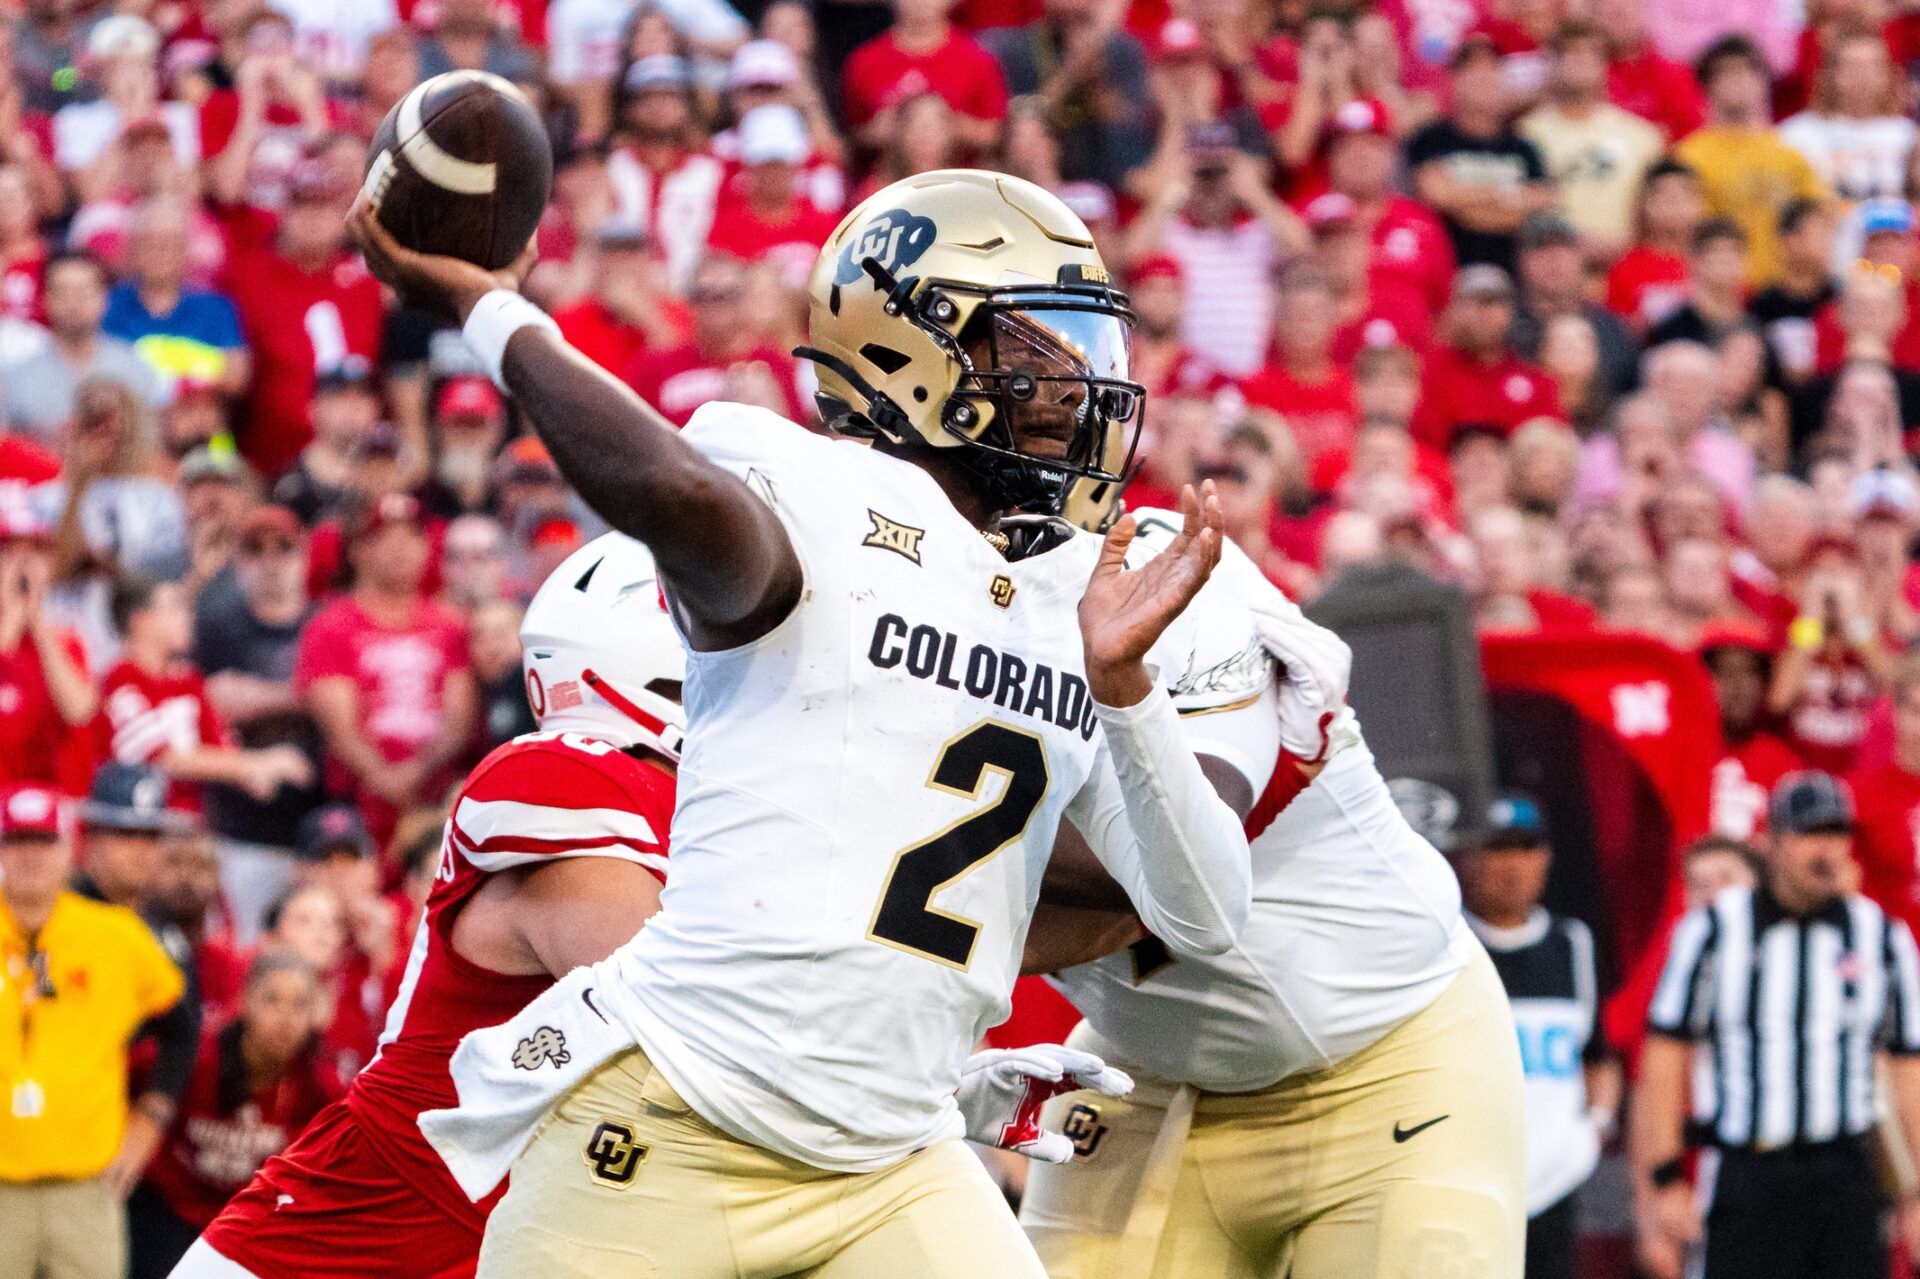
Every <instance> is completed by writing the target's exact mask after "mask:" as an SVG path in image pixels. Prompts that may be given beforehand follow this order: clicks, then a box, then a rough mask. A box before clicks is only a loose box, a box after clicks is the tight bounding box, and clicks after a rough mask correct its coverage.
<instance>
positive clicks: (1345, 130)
mask: <svg viewBox="0 0 1920 1279" xmlns="http://www.w3.org/2000/svg"><path fill="white" fill-rule="evenodd" d="M1334 125H1335V128H1334V131H1333V137H1332V138H1331V139H1330V140H1329V141H1328V143H1327V187H1328V191H1329V192H1330V193H1331V194H1334V195H1343V196H1345V197H1346V198H1347V199H1349V200H1351V201H1353V207H1354V216H1355V219H1356V220H1357V221H1358V223H1359V226H1360V229H1361V231H1362V232H1363V233H1364V234H1365V235H1366V236H1367V238H1368V242H1369V243H1370V244H1371V245H1372V262H1371V269H1372V270H1373V271H1374V272H1376V273H1377V274H1378V275H1379V276H1380V277H1381V278H1382V279H1383V280H1386V279H1391V280H1395V281H1398V282H1401V283H1404V284H1406V285H1409V286H1411V287H1412V288H1413V289H1414V290H1415V291H1416V292H1417V293H1418V294H1419V296H1420V297H1421V298H1422V299H1424V300H1425V302H1426V304H1427V308H1428V309H1429V310H1430V311H1436V312H1437V311H1439V310H1440V309H1441V308H1442V307H1444V306H1446V304H1447V297H1448V290H1449V289H1451V288H1452V285H1453V270H1454V257H1453V244H1452V241H1451V240H1450V239H1448V237H1447V232H1446V228H1445V227H1443V226H1442V225H1441V223H1440V219H1439V218H1438V217H1436V216H1435V215H1434V213H1433V211H1432V210H1431V209H1429V208H1427V206H1425V205H1424V204H1421V203H1420V202H1419V201H1418V200H1415V199H1413V198H1411V197H1409V196H1408V195H1406V194H1403V193H1402V192H1401V191H1400V190H1399V189H1398V188H1397V187H1396V186H1395V182H1394V179H1395V174H1396V170H1397V168H1398V166H1399V159H1400V157H1399V151H1398V148H1397V146H1396V144H1395V142H1394V138H1393V134H1392V132H1391V131H1390V130H1388V129H1387V127H1386V124H1385V121H1382V120H1379V119H1376V118H1369V119H1367V120H1364V121H1360V120H1354V121H1352V122H1351V123H1349V122H1346V121H1342V120H1340V119H1337V118H1336V119H1335V121H1334Z"/></svg>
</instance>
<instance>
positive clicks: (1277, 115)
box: [1259, 97, 1389, 206]
mask: <svg viewBox="0 0 1920 1279" xmlns="http://www.w3.org/2000/svg"><path fill="white" fill-rule="evenodd" d="M1293 104H1294V99H1292V98H1290V97H1289V98H1286V99H1283V100H1281V101H1279V102H1269V103H1266V104H1265V105H1263V106H1262V107H1260V109H1259V117H1260V127H1261V128H1263V129H1265V130H1266V131H1267V136H1268V137H1269V138H1271V139H1272V140H1273V142H1274V145H1275V148H1276V149H1277V148H1278V146H1279V140H1280V134H1281V133H1282V132H1283V131H1284V130H1285V129H1286V127H1287V122H1288V121H1289V120H1291V119H1293ZM1388 116H1389V112H1388V110H1387V104H1386V103H1384V102H1382V101H1380V99H1378V98H1349V99H1348V100H1347V101H1345V102H1342V103H1341V104H1340V105H1339V106H1338V107H1335V108H1334V109H1333V111H1331V112H1327V113H1323V119H1322V121H1321V125H1320V136H1319V137H1318V138H1316V139H1315V140H1314V144H1313V153H1312V154H1311V155H1309V156H1308V157H1307V158H1306V160H1305V162H1303V163H1302V164H1300V165H1298V166H1297V167H1295V168H1292V169H1287V170H1285V171H1284V172H1283V173H1281V175H1280V177H1279V183H1280V192H1281V194H1282V195H1283V196H1284V197H1285V198H1286V199H1287V200H1288V201H1289V202H1290V203H1292V204H1294V205H1296V206H1299V205H1304V204H1306V203H1307V201H1309V200H1311V199H1313V198H1314V197H1316V196H1319V195H1322V194H1324V193H1325V192H1326V189H1327V148H1328V146H1329V144H1331V142H1332V141H1333V139H1334V137H1335V136H1336V132H1337V130H1339V129H1340V128H1342V127H1348V126H1346V125H1345V124H1344V123H1343V122H1345V121H1354V122H1356V125H1357V127H1361V128H1365V127H1367V124H1368V123H1370V122H1372V121H1378V120H1386V119H1387V118H1388Z"/></svg>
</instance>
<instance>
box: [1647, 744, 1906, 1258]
mask: <svg viewBox="0 0 1920 1279" xmlns="http://www.w3.org/2000/svg"><path fill="white" fill-rule="evenodd" d="M1769 818H1770V825H1771V828H1772V830H1771V835H1770V838H1769V840H1768V843H1767V849H1766V865H1765V869H1764V873H1763V874H1762V876H1761V881H1760V883H1759V884H1758V885H1756V886H1755V887H1752V888H1729V889H1727V890H1726V891H1725V892H1723V893H1721V894H1720V895H1719V896H1718V897H1716V898H1715V899H1714V900H1713V901H1712V902H1711V903H1709V904H1707V905H1705V906H1703V907H1700V908H1698V909H1696V910H1694V911H1692V912H1691V913H1689V914H1688V915H1687V916H1686V917H1685V918H1684V919H1682V920H1681V921H1680V923H1679V925H1678V926H1677V927H1676V928H1675V929H1674V933H1673V940H1672V942H1671V944H1670V947H1669V949H1668V952H1667V962H1666V966H1665V968H1664V970H1663V972H1662V973H1661V978H1660V984H1659V986H1658V987H1657V989H1656V990H1655V992H1654V996H1653V1003H1652V1007H1651V1008H1650V1009H1649V1011H1648V1014H1647V1042H1646V1046H1645V1048H1644V1050H1643V1052H1642V1055H1641V1059H1640V1090H1639V1094H1638V1096H1637V1098H1636V1099H1635V1103H1634V1125H1633V1126H1634V1143H1633V1163H1634V1174H1635V1176H1634V1194H1635V1201H1636V1202H1635V1207H1636V1216H1637V1218H1638V1222H1639V1236H1640V1257H1641V1264H1642V1265H1643V1266H1644V1267H1645V1268H1646V1270H1647V1271H1648V1273H1650V1274H1652V1275H1653V1276H1655V1277H1656V1279H1680V1276H1681V1274H1682V1269H1683V1266H1684V1264H1685V1259H1686V1253H1687V1250H1688V1248H1689V1246H1690V1245H1691V1244H1692V1243H1693V1242H1694V1241H1695V1240H1696V1239H1697V1238H1699V1237H1700V1234H1701V1231H1700V1220H1701V1212H1702V1208H1703V1207H1704V1211H1705V1225H1706V1229H1705V1232H1704V1233H1705V1249H1704V1252H1705V1256H1704V1265H1703V1267H1702V1273H1703V1274H1704V1276H1705V1279H1736V1277H1737V1279H1860V1277H1861V1276H1879V1275H1884V1274H1886V1273H1887V1266H1888V1256H1887V1244H1886V1239H1885V1237H1884V1235H1883V1233H1882V1229H1881V1221H1882V1215H1883V1213H1884V1210H1885V1207H1886V1199H1885V1197H1884V1195H1883V1194H1882V1191H1881V1186H1880V1183H1879V1180H1878V1177H1877V1175H1876V1172H1875V1165H1874V1159H1873V1153H1872V1150H1871V1146H1870V1139H1869V1134H1870V1132H1871V1130H1872V1129H1873V1128H1874V1125H1875V1117H1874V1083H1875V1073H1876V1071H1875V1067H1876V1065H1880V1066H1882V1067H1884V1069H1885V1077H1886V1080H1887V1083H1888V1084H1889V1088H1890V1091H1891V1093H1892V1096H1893V1099H1894V1106H1895V1109H1896V1111H1897V1112H1898V1115H1899V1119H1900V1123H1899V1129H1900V1133H1901V1137H1900V1139H1901V1140H1903V1141H1905V1143H1906V1144H1907V1147H1908V1150H1909V1151H1910V1152H1915V1153H1920V1150H1917V1149H1916V1147H1920V1140H1917V1139H1920V952H1916V950H1915V947H1914V941H1913V936H1912V934H1911V933H1910V932H1909V931H1908V930H1907V926H1906V925H1905V924H1904V923H1901V922H1900V921H1898V920H1889V919H1888V918H1887V917H1886V916H1885V915H1884V914H1882V913H1881V911H1880V908H1879V907H1878V906H1875V905H1874V904H1873V903H1872V902H1871V901H1869V900H1868V899H1867V898H1865V897H1862V896H1860V895H1859V894H1857V893H1849V892H1847V891H1846V890H1845V888H1844V887H1843V885H1844V884H1845V882H1846V879H1847V877H1848V874H1849V871H1850V866H1851V861H1852V851H1853V825H1854V816H1853V804H1852V801H1851V800H1850V799H1849V797H1848V795H1847V792H1846V790H1845V788H1844V787H1843V786H1842V785H1841V784H1840V783H1839V782H1838V781H1836V780H1834V779H1833V778H1832V777H1830V776H1828V775H1827V774H1825V773H1813V772H1803V773H1792V774H1789V775H1788V776H1786V777H1785V778H1782V779H1781V781H1780V783H1779V785H1778V786H1776V787H1775V788H1774V791H1773V796H1772V799H1771V802H1770V805H1769ZM1695 1054H1699V1055H1700V1056H1701V1058H1702V1060H1703V1062H1704V1064H1703V1066H1702V1067H1701V1070H1700V1077H1701V1080H1702V1092H1703V1094H1704V1095H1703V1100H1704V1102H1705V1105H1704V1106H1703V1107H1702V1109H1701V1110H1700V1111H1699V1112H1698V1113H1701V1114H1703V1115H1704V1116H1706V1118H1704V1119H1703V1120H1701V1121H1700V1122H1699V1123H1698V1124H1697V1125H1696V1129H1697V1131H1696V1132H1695V1133H1693V1134H1692V1135H1693V1136H1694V1137H1695V1138H1696V1140H1697V1141H1698V1142H1699V1143H1700V1144H1703V1145H1708V1146H1712V1147H1714V1148H1716V1149H1717V1151H1718V1157H1717V1159H1707V1160H1703V1161H1702V1165H1703V1170H1705V1171H1703V1174H1702V1177H1701V1183H1702V1184H1701V1186H1700V1193H1699V1196H1698V1199H1697V1200H1696V1198H1695V1195H1694V1191H1693V1188H1692V1187H1691V1186H1689V1185H1688V1184H1687V1178H1686V1164H1685V1141H1684V1139H1683V1132H1684V1131H1685V1119H1686V1115H1687V1113H1688V1079H1689V1062H1690V1058H1692V1057H1693V1056H1694V1055H1695ZM1900 1225H1901V1227H1902V1229H1903V1232H1904V1233H1905V1234H1906V1236H1907V1238H1908V1239H1909V1241H1913V1240H1914V1239H1915V1238H1916V1235H1917V1234H1920V1201H1916V1200H1912V1199H1909V1200H1907V1201H1906V1202H1903V1203H1902V1204H1901V1205H1900Z"/></svg>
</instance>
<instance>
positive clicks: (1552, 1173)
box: [1454, 794, 1623, 1279]
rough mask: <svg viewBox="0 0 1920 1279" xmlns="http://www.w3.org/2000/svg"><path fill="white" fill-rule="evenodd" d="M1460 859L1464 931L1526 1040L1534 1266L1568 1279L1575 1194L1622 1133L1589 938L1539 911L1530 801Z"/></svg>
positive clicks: (1548, 859)
mask: <svg viewBox="0 0 1920 1279" xmlns="http://www.w3.org/2000/svg"><path fill="white" fill-rule="evenodd" d="M1481 825H1482V826H1483V833H1481V834H1480V835H1478V836H1477V837H1476V838H1475V839H1474V840H1473V842H1472V844H1471V845H1470V846H1469V847H1468V848H1466V849H1464V850H1462V852H1461V853H1460V854H1459V855H1458V856H1456V857H1455V858H1454V870H1455V872H1456V873H1457V874H1458V875H1459V877H1460V894H1461V905H1462V906H1463V907H1464V908H1465V910H1466V917H1467V923H1468V925H1469V926H1470V927H1471V928H1472V929H1473V931H1474V933H1475V934H1476V935H1478V936H1479V938H1480V940H1481V942H1482V943H1483V944H1484V945H1485V946H1486V947H1487V952H1488V954H1490V955H1492V957H1493V964H1494V967H1495V969H1497V970H1498V971H1499V973H1500V980H1501V982H1502V983H1503V984H1504V985H1505V986H1506V991H1507V1000H1508V1002H1509V1003H1510V1004H1511V1005H1512V1008H1513V1020H1514V1025H1515V1027H1516V1028H1517V1029H1518V1031H1519V1033H1520V1063H1521V1066H1522V1068H1523V1069H1524V1071H1525V1073H1526V1096H1527V1196H1526V1202H1527V1215H1528V1220H1527V1259H1526V1273H1527V1274H1528V1275H1529V1276H1533V1277H1536V1279H1573V1276H1574V1275H1575V1274H1576V1273H1577V1267H1576V1263H1575V1260H1574V1258H1575V1255H1576V1248H1575V1244H1574V1233H1575V1232H1574V1227H1575V1212H1574V1209H1575V1207H1576V1206H1577V1193H1578V1191H1579V1189H1580V1187H1581V1186H1583V1185H1585V1184H1586V1182H1587V1179H1588V1178H1589V1177H1591V1176H1592V1175H1593V1170H1594V1168H1595V1167H1596V1166H1597V1165H1598V1164H1599V1161H1600V1151H1601V1148H1602V1147H1604V1146H1606V1145H1608V1144H1610V1143H1611V1142H1612V1140H1613V1137H1614V1133H1615V1131H1616V1130H1617V1128H1618V1126H1619V1114H1620V1100H1621V1093H1622V1091H1623V1079H1622V1071H1621V1069H1620V1062H1619V1060H1618V1059H1617V1058H1616V1057H1615V1056H1614V1053H1613V1051H1612V1049H1611V1048H1610V1047H1609V1046H1608V1044H1607V1038H1606V1034H1605V1033H1604V1031H1603V1030H1602V1028H1601V1025H1600V974H1599V969H1598V967H1597V965H1596V963H1595V957H1594V948H1593V934H1592V933H1591V932H1590V931H1589V930H1588V929H1587V926H1586V925H1585V924H1583V923H1581V922H1580V921H1579V920H1578V919H1574V918H1571V917H1564V916H1560V915H1556V914H1554V913H1553V912H1550V911H1548V910H1547V908H1546V907H1544V906H1542V905H1541V904H1540V901H1541V898H1542V897H1544V896H1545V895H1546V889H1547V872H1548V869H1549V868H1550V866H1551V865H1552V862H1553V849H1552V846H1551V844H1550V843H1549V841H1548V838H1547V827H1546V818H1545V815H1544V814H1542V813H1541V811H1540V806H1539V805H1538V804H1537V803H1535V802H1534V800H1533V799H1532V798H1530V797H1528V796H1524V795H1518V794H1505V795H1501V796H1499V797H1498V798H1496V799H1495V800H1494V802H1493V804H1492V806H1491V808H1490V809H1489V811H1488V813H1487V816H1486V820H1485V821H1484V823H1481Z"/></svg>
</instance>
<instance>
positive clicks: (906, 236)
mask: <svg viewBox="0 0 1920 1279" xmlns="http://www.w3.org/2000/svg"><path fill="white" fill-rule="evenodd" d="M934 235H935V230H934V226H933V219H932V218H923V217H921V216H920V215H919V214H917V213H908V212H907V211H906V210H905V209H888V210H887V211H886V212H885V213H882V214H881V215H880V216H879V217H877V218H875V219H874V220H873V221H871V222H869V223H867V224H866V226H864V227H862V228H860V232H859V234H857V235H855V236H854V237H853V238H852V239H850V240H848V241H847V247H846V248H844V249H842V250H840V262H839V264H838V265H837V266H836V267H835V268H834V272H833V282H834V283H835V284H840V285H847V284H852V283H853V282H854V281H856V280H858V279H860V277H861V276H863V275H865V274H866V271H865V270H864V269H863V268H862V267H861V265H860V264H861V263H862V262H865V261H866V260H867V259H868V258H872V259H873V260H874V261H876V262H878V263H879V264H880V266H881V269H882V270H884V271H886V273H887V274H888V275H899V274H900V272H902V271H904V270H906V269H907V268H908V267H910V266H912V265H913V264H914V263H915V262H918V261H919V260H920V255H921V254H922V253H925V252H926V251H927V250H928V249H929V248H930V247H932V245H933V238H934Z"/></svg>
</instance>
